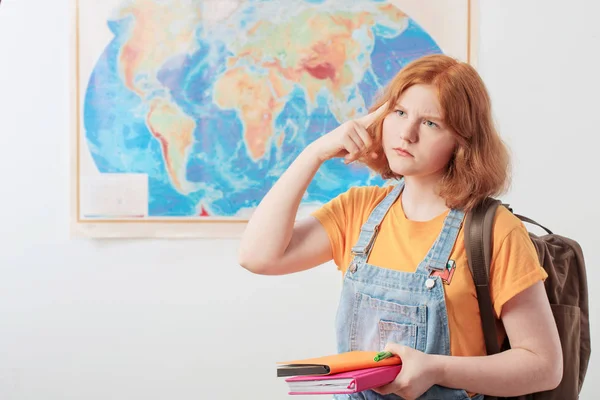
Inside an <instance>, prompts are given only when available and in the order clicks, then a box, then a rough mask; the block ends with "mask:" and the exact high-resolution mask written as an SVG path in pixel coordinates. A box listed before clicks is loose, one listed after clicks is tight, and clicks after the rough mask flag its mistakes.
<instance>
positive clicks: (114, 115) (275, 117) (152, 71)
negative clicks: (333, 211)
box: [71, 0, 477, 237]
mask: <svg viewBox="0 0 600 400" xmlns="http://www.w3.org/2000/svg"><path fill="white" fill-rule="evenodd" d="M72 1H74V2H75V5H74V24H73V40H72V46H73V49H72V50H73V51H72V62H73V64H72V65H73V71H74V73H73V96H72V97H73V101H72V115H73V129H72V131H73V135H72V139H73V140H72V167H73V168H72V185H71V188H72V203H71V205H72V207H71V208H72V214H71V218H72V224H71V226H72V233H73V234H75V235H77V236H87V237H236V236H239V235H240V233H241V232H242V231H243V229H244V226H245V224H246V222H247V220H248V218H249V217H250V216H251V215H252V212H253V210H254V209H255V207H256V206H257V205H258V204H259V202H260V200H261V199H262V198H263V196H264V195H265V194H266V193H267V192H268V190H269V189H270V188H271V187H272V186H273V184H274V183H275V182H276V181H277V179H278V178H279V177H280V176H281V174H282V173H283V172H284V171H285V170H286V168H287V167H288V166H289V165H290V163H291V162H292V161H293V160H294V159H295V158H296V157H297V156H298V154H299V153H300V152H301V151H302V150H303V149H304V148H305V147H306V146H307V145H308V144H309V143H311V142H312V141H314V140H315V139H317V138H318V137H320V136H321V135H324V134H326V133H327V132H329V131H330V130H332V129H334V128H335V127H337V126H338V125H339V124H341V123H343V122H345V121H347V120H349V119H352V118H356V117H359V116H361V115H364V114H365V113H367V110H368V109H369V107H370V106H371V105H372V103H373V101H374V98H375V97H376V96H377V95H378V94H379V93H380V92H381V91H382V89H383V88H384V87H385V85H386V84H387V83H388V82H389V81H390V80H391V79H392V77H393V76H394V75H395V74H396V73H397V72H398V71H399V70H400V69H401V68H402V67H403V66H404V65H406V64H407V63H409V62H410V61H412V60H414V59H416V58H419V57H421V56H423V55H427V54H434V53H444V54H448V55H450V56H453V57H456V58H458V59H461V60H463V61H466V62H469V63H471V64H473V65H476V48H477V43H476V40H475V39H476V36H477V35H476V32H477V6H476V4H475V1H474V0H448V1H442V0H435V1H423V0H390V1H385V0H354V1H347V0H103V1H101V2H99V1H96V0H72ZM384 184H386V182H384V181H383V180H382V179H381V178H380V177H379V176H378V175H377V174H375V173H373V172H372V171H370V170H368V169H367V168H366V167H363V166H358V165H356V166H355V165H350V166H348V165H345V164H344V163H343V161H342V160H341V159H333V160H329V161H327V162H325V163H324V164H323V165H322V167H321V168H320V169H319V171H318V172H317V174H316V176H315V178H314V180H313V181H312V183H311V184H310V185H309V187H308V189H307V191H306V193H305V195H304V197H303V199H302V202H301V206H300V210H299V213H298V216H299V217H300V216H303V215H307V214H308V213H309V212H310V211H311V210H314V209H315V208H317V207H319V206H321V205H322V204H324V203H325V202H327V201H329V200H331V199H332V198H334V197H335V196H337V195H339V194H341V193H343V192H345V191H347V190H348V189H349V188H350V187H352V186H360V185H384Z"/></svg>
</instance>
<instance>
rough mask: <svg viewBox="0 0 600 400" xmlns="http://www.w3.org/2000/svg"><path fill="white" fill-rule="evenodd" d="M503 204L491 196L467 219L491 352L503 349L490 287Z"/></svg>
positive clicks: (470, 253)
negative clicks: (495, 232) (496, 223)
mask: <svg viewBox="0 0 600 400" xmlns="http://www.w3.org/2000/svg"><path fill="white" fill-rule="evenodd" d="M500 205H503V204H502V203H501V202H500V201H498V200H495V199H491V198H488V199H486V200H485V201H483V202H482V203H481V204H480V205H479V206H477V207H475V208H474V209H473V210H472V211H471V212H469V213H468V214H467V216H466V219H465V233H464V237H465V249H466V251H467V260H468V263H469V269H470V270H471V274H472V275H473V281H474V282H475V288H476V290H477V302H478V303H479V313H480V315H481V326H482V328H483V336H484V339H485V348H486V351H487V354H488V355H492V354H496V353H499V352H500V346H499V345H498V336H497V333H496V314H495V312H494V307H493V305H492V296H491V294H490V287H489V272H490V263H491V258H492V254H493V249H492V243H493V241H492V239H493V238H492V235H493V227H494V217H495V216H496V210H497V209H498V207H499V206H500ZM503 206H505V207H507V208H508V209H509V210H510V211H511V212H512V210H511V209H510V207H508V206H507V205H503ZM515 215H516V214H515ZM516 216H517V217H518V218H520V219H521V220H522V221H525V222H530V223H533V224H535V225H538V226H540V227H541V228H543V229H545V230H546V231H548V232H550V231H549V230H548V229H546V228H544V227H543V226H541V225H539V224H538V223H537V222H535V221H533V220H530V219H529V218H527V217H522V216H520V215H516ZM485 399H486V400H498V398H497V397H494V396H485ZM511 399H514V400H531V396H519V397H514V398H511Z"/></svg>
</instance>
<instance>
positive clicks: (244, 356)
mask: <svg viewBox="0 0 600 400" xmlns="http://www.w3.org/2000/svg"><path fill="white" fill-rule="evenodd" d="M534 3H535V4H534ZM555 3H556V5H552V4H550V2H547V1H546V2H544V3H543V6H542V5H541V3H540V2H537V1H535V2H534V1H533V0H528V1H517V0H512V1H506V0H505V1H503V2H492V1H485V2H484V4H483V5H482V8H481V14H482V20H481V46H482V49H481V60H480V70H481V73H482V75H483V77H484V79H485V80H486V82H487V83H488V85H489V89H490V91H491V94H492V97H493V101H494V105H495V110H496V115H497V118H498V121H499V125H500V128H501V131H502V133H503V134H504V135H505V137H506V138H507V140H508V141H509V142H510V144H511V146H512V148H513V151H514V156H515V166H516V172H515V180H514V186H513V191H512V192H511V194H510V196H508V197H507V199H509V200H510V201H511V202H512V203H513V204H514V206H516V207H517V210H518V211H520V212H522V213H524V214H527V215H530V216H532V217H534V218H536V219H539V220H540V221H543V222H544V223H545V224H547V225H548V226H550V227H551V228H553V229H554V230H555V231H557V232H560V233H562V234H565V235H567V236H572V237H574V238H576V239H577V240H579V241H580V243H581V244H582V246H583V248H584V251H585V255H586V257H587V263H588V267H589V271H588V273H589V284H590V306H591V310H592V312H591V314H592V315H591V323H592V324H593V325H592V329H593V331H592V335H593V341H594V344H597V343H600V329H598V328H597V324H598V323H600V320H599V319H598V312H597V305H596V304H597V302H598V301H600V297H599V295H598V292H599V291H600V283H599V281H600V273H599V272H598V271H599V269H600V246H598V239H599V238H600V234H598V232H597V229H598V228H597V227H598V226H600V212H599V211H598V207H597V205H596V204H595V203H596V202H595V200H596V199H597V192H598V189H597V177H596V176H594V173H598V172H600V168H599V167H598V165H597V164H596V162H597V161H598V147H599V146H600V140H599V139H598V138H599V136H600V112H599V111H598V106H599V105H600V101H599V100H598V92H599V91H600V77H599V76H598V71H600V63H599V62H598V53H599V52H600V47H599V46H598V38H599V35H600V25H598V24H597V15H599V14H600V5H599V3H598V2H593V1H583V0H577V1H574V0H570V1H569V2H566V1H563V2H560V3H559V2H555ZM567 4H568V5H567ZM68 17H69V9H68V5H67V1H65V0H63V1H48V0H29V1H24V0H5V1H3V2H2V5H0V138H1V140H2V141H1V142H0V143H2V150H3V151H2V153H1V154H2V156H1V157H0V168H1V171H2V182H1V184H0V187H1V190H2V199H1V200H0V201H1V203H0V204H1V207H0V213H1V219H0V221H1V223H0V235H1V237H0V240H1V242H0V243H1V244H0V399H2V400H37V399H45V400H58V399H60V400H63V399H86V400H96V399H98V400H100V399H102V400H105V399H115V400H116V399H119V400H121V399H123V400H125V399H127V400H130V399H144V400H154V399H161V400H163V399H165V400H166V399H181V400H183V399H234V398H237V399H240V398H264V399H283V398H287V395H286V394H285V386H284V385H283V383H282V382H281V381H280V380H277V379H276V378H275V368H274V362H275V361H277V360H282V359H288V358H296V356H297V355H298V354H322V353H325V352H329V351H331V349H332V348H334V347H333V346H334V337H333V324H332V319H333V315H334V311H335V307H336V302H337V294H338V290H339V288H340V285H339V283H340V282H339V279H338V275H337V274H336V272H335V271H334V268H333V266H332V265H327V266H324V267H322V268H319V269H316V270H314V271H311V272H307V273H304V274H300V275H297V276H290V277H282V278H272V277H271V278H268V277H259V276H252V275H250V274H249V273H246V272H245V271H244V270H242V269H241V268H240V267H238V266H237V265H236V257H235V253H236V249H237V245H238V243H237V241H208V240H205V241H200V240H189V241H184V240H177V241H175V240H173V241H167V240H152V241H144V240H136V241H117V240H114V241H111V240H105V241H91V240H71V239H69V232H68V216H69V214H68V209H69V206H68V193H69V168H68V166H69V161H68V160H69V152H68V149H69V142H68V140H69V134H68V128H69V118H70V116H69V112H70V110H69V97H68V88H69V80H70V79H71V75H72V73H73V72H72V70H71V69H70V65H69V64H68V60H69V57H68V32H69V28H70V27H69V24H70V22H71V21H70V20H69V19H68ZM541 146H544V147H545V148H544V150H542V148H541ZM118 253H121V255H119V256H117V254H118ZM292 285H297V286H295V287H292ZM296 302H298V303H296ZM594 349H595V348H594ZM594 378H595V379H594ZM598 378H600V361H599V359H598V357H597V356H596V354H594V355H593V357H592V362H591V365H590V369H589V375H588V379H587V383H586V386H585V389H584V394H583V396H582V399H588V400H592V399H596V398H597V397H598V395H597V392H599V391H600V383H599V380H598Z"/></svg>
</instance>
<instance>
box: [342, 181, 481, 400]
mask: <svg viewBox="0 0 600 400" xmlns="http://www.w3.org/2000/svg"><path fill="white" fill-rule="evenodd" d="M403 188H404V181H401V182H400V183H399V184H398V185H397V186H396V187H395V188H394V189H393V190H392V191H391V192H390V193H389V194H388V195H387V197H386V198H385V199H384V200H383V201H381V203H379V204H378V205H377V207H375V209H374V210H373V212H372V213H371V215H370V216H369V219H368V220H367V222H366V223H365V224H364V225H363V226H362V228H361V231H360V236H359V238H358V242H357V243H356V245H355V246H354V247H353V248H352V253H353V255H354V258H353V260H352V261H351V263H350V265H349V266H348V270H347V272H346V275H345V277H344V284H343V287H342V293H341V299H340V305H339V308H338V312H337V316H336V335H337V342H338V352H346V351H352V350H368V351H382V350H383V349H384V347H385V345H386V344H387V343H388V342H393V343H398V344H402V345H405V346H410V347H412V348H414V349H417V350H420V351H422V352H425V353H428V354H443V355H449V354H450V338H449V334H448V316H447V312H446V303H445V298H444V284H443V282H442V281H441V279H440V278H439V277H437V276H430V273H431V271H433V270H443V269H444V268H446V264H447V263H448V259H449V257H450V253H451V251H452V248H453V247H454V243H455V241H456V238H457V236H458V232H459V230H460V227H461V224H462V221H463V218H464V212H462V211H460V210H451V211H450V212H449V214H448V216H447V217H446V219H445V221H444V226H443V228H442V231H441V232H440V234H439V236H438V237H437V239H436V241H435V243H434V244H433V246H432V247H431V249H430V250H429V252H428V254H427V255H426V256H425V259H424V260H423V261H421V263H420V264H419V266H418V267H417V270H416V272H414V273H412V272H410V273H409V272H400V271H395V270H391V269H385V268H379V267H376V266H373V265H370V264H368V263H367V260H368V257H369V254H370V252H371V249H372V247H373V243H374V240H375V237H376V234H377V230H378V228H379V225H380V223H381V221H382V220H383V218H384V216H385V215H386V213H387V212H388V210H389V209H390V207H391V206H392V204H393V203H394V202H395V201H396V200H397V199H398V196H399V195H400V193H401V192H402V189H403ZM457 373H460V372H458V371H457ZM335 398H336V399H365V400H381V399H395V400H397V399H400V397H399V396H397V395H393V394H392V395H386V396H383V395H380V394H378V393H375V392H374V391H370V390H369V391H364V392H361V393H357V394H352V395H336V396H335ZM434 399H435V400H465V399H469V396H468V395H467V392H465V391H464V390H455V389H449V388H444V387H441V386H437V385H436V386H433V387H432V388H431V389H429V390H428V391H427V392H425V393H424V394H423V395H422V396H421V397H419V400H434ZM475 399H478V400H480V399H483V396H477V397H475Z"/></svg>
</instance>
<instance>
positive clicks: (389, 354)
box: [373, 351, 393, 362]
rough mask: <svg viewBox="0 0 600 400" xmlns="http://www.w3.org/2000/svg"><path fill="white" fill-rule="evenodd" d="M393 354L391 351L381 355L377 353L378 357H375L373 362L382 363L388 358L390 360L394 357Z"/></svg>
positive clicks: (383, 352)
mask: <svg viewBox="0 0 600 400" xmlns="http://www.w3.org/2000/svg"><path fill="white" fill-rule="evenodd" d="M392 356H393V354H392V353H391V352H390V351H382V352H380V353H377V355H376V356H375V358H374V359H373V361H376V362H377V361H381V360H384V359H386V358H390V357H392Z"/></svg>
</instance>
